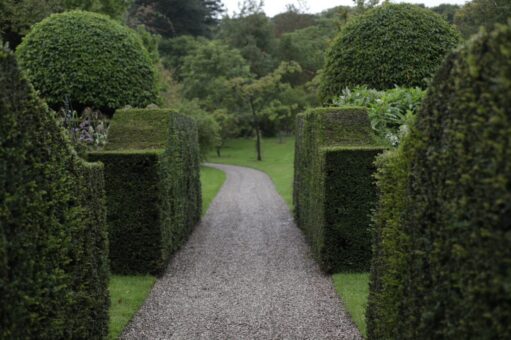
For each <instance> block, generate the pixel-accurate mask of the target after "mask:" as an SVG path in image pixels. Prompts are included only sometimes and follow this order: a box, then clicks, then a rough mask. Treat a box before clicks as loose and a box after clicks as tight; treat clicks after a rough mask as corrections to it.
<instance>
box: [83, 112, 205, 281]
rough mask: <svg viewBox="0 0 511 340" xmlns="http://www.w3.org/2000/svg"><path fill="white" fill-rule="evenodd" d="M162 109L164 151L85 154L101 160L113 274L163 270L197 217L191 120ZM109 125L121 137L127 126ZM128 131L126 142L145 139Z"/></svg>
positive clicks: (196, 167)
mask: <svg viewBox="0 0 511 340" xmlns="http://www.w3.org/2000/svg"><path fill="white" fill-rule="evenodd" d="M145 111H147V112H148V115H145ZM154 112H155V111H151V110H138V112H136V111H135V110H131V113H132V114H133V115H139V116H140V117H142V116H145V117H151V113H154ZM163 112H164V111H159V112H158V114H159V115H160V114H161V113H163ZM165 112H166V115H167V119H166V120H167V122H168V125H167V126H168V129H166V130H167V131H168V136H167V142H166V145H167V148H166V149H165V150H117V151H105V152H100V153H92V154H90V155H89V159H91V160H95V161H101V162H103V163H104V164H105V178H106V191H107V202H108V224H109V238H110V259H111V266H112V271H113V272H115V273H120V274H137V273H141V274H145V273H149V274H156V275H159V274H162V273H163V271H164V269H165V268H166V265H167V263H168V260H169V258H170V255H172V254H173V253H174V252H175V251H176V250H177V249H178V248H179V246H180V245H181V244H182V243H183V242H184V241H185V240H186V238H187V236H188V235H189V234H190V232H191V231H192V229H193V227H194V226H195V224H197V223H198V221H199V219H200V216H201V206H202V202H201V188H200V178H199V150H198V140H197V128H196V125H195V122H194V121H193V120H192V119H191V118H187V117H185V116H182V115H180V114H177V113H174V112H170V111H165ZM118 114H119V113H117V114H116V115H118ZM158 121H159V120H157V122H158ZM112 128H113V131H112V132H113V133H117V134H118V135H124V136H129V135H130V131H132V130H130V129H126V130H124V128H125V125H122V124H119V125H113V126H112ZM115 129H120V130H121V131H117V132H115ZM123 131H125V132H126V133H125V134H124V133H123ZM131 136H132V140H131V142H130V143H135V144H139V145H142V144H143V143H139V142H141V141H145V140H146V139H145V136H146V135H145V134H133V135H131ZM137 136H142V137H141V139H137V138H138V137H137ZM127 140H129V139H127ZM119 145H123V144H122V143H119Z"/></svg>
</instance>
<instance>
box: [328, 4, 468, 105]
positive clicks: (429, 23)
mask: <svg viewBox="0 0 511 340" xmlns="http://www.w3.org/2000/svg"><path fill="white" fill-rule="evenodd" d="M458 42H459V34H458V33H457V32H456V31H455V30H454V28H452V27H451V26H450V25H449V24H448V23H447V22H446V21H445V20H444V19H443V18H442V17H440V16H439V15H437V14H436V13H434V12H432V11H430V10H429V9H425V8H421V7H419V6H416V5H410V4H385V5H382V6H379V7H376V8H374V9H372V10H369V11H367V12H366V13H365V14H363V15H360V16H357V17H354V18H353V19H352V20H350V21H349V22H348V23H347V24H346V26H344V28H343V29H342V31H341V32H340V34H339V35H338V37H337V38H336V39H335V40H334V42H333V44H332V46H331V48H330V50H329V51H328V53H327V57H326V58H327V59H326V66H325V71H324V74H323V79H322V83H321V96H322V98H323V99H324V100H328V99H330V97H332V96H336V95H338V94H340V93H341V91H342V89H343V88H345V87H354V86H357V85H367V86H368V87H370V88H375V89H388V88H392V87H394V86H395V85H399V86H407V87H415V86H420V87H425V86H426V80H427V78H430V77H431V76H432V75H433V73H434V72H435V71H436V69H437V67H438V65H439V64H440V63H441V61H442V60H443V58H444V56H445V54H446V53H447V52H449V51H450V50H451V49H452V48H453V47H455V46H456V44H457V43H458Z"/></svg>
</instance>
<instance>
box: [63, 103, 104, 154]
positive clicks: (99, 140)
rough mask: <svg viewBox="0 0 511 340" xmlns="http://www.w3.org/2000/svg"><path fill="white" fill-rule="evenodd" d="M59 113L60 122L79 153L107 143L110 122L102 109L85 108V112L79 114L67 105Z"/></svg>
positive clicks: (98, 147)
mask: <svg viewBox="0 0 511 340" xmlns="http://www.w3.org/2000/svg"><path fill="white" fill-rule="evenodd" d="M59 113H60V122H61V124H62V126H63V127H64V129H65V130H66V131H67V132H68V134H69V137H70V139H71V142H72V143H73V145H74V146H75V149H76V150H77V151H78V152H79V153H80V152H81V151H86V150H90V149H100V148H102V147H103V146H104V145H105V144H106V142H107V138H108V128H109V126H110V122H109V120H108V118H107V117H106V116H105V115H103V114H102V113H101V112H100V111H98V110H96V111H94V110H92V109H91V108H85V110H84V111H83V113H82V114H81V115H78V113H77V112H76V111H75V110H72V109H70V108H69V106H68V105H66V107H64V108H62V109H61V110H60V112H59Z"/></svg>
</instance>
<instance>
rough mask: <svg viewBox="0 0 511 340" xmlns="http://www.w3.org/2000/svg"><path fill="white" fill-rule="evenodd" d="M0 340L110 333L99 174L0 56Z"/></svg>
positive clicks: (10, 60)
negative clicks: (0, 306)
mask: <svg viewBox="0 0 511 340" xmlns="http://www.w3.org/2000/svg"><path fill="white" fill-rule="evenodd" d="M0 88H2V92H1V93H0V120H1V121H2V124H1V128H0V129H1V133H0V183H1V184H0V185H1V189H0V301H1V304H2V308H0V338H2V339H23V338H38V339H55V338H63V339H64V338H83V339H85V338H101V337H103V336H105V335H106V332H107V327H108V314H107V312H108V304H109V300H108V290H107V283H108V258H107V230H106V229H107V228H106V221H105V206H104V203H105V202H104V182H103V168H102V166H101V165H99V164H89V163H85V162H84V161H83V160H81V159H80V158H78V156H77V155H76V153H75V152H74V150H73V149H72V148H71V146H70V144H69V141H68V139H67V138H66V137H65V135H64V132H63V130H62V129H61V128H60V126H59V125H58V124H57V121H56V118H55V115H54V113H53V112H50V111H49V110H48V108H47V106H46V104H44V103H43V102H42V101H41V100H40V99H39V98H38V97H37V96H36V95H35V92H34V90H33V88H32V87H31V85H30V84H29V82H28V81H27V80H26V79H25V78H24V77H23V76H21V73H20V71H19V70H18V67H17V65H16V61H15V58H14V56H13V55H11V54H9V53H7V52H5V51H3V50H0Z"/></svg>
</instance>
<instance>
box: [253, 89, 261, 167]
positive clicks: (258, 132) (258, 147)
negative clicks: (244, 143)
mask: <svg viewBox="0 0 511 340" xmlns="http://www.w3.org/2000/svg"><path fill="white" fill-rule="evenodd" d="M250 109H251V110H252V117H253V119H254V127H255V130H256V152H257V160H258V161H262V160H263V158H262V157H261V129H260V128H259V120H258V119H257V114H256V111H255V108H254V102H253V99H252V97H250Z"/></svg>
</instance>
